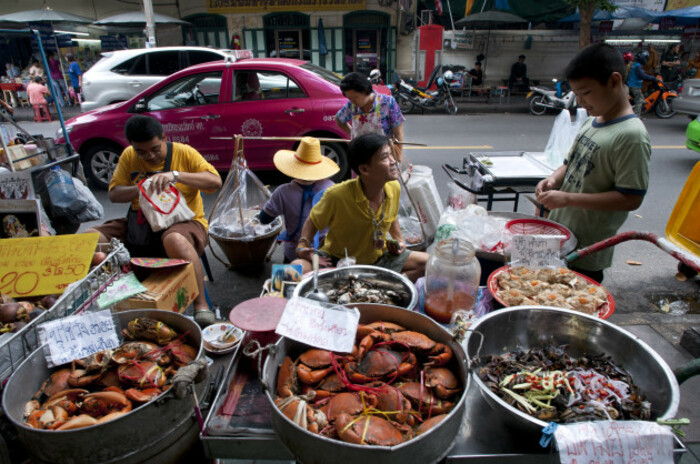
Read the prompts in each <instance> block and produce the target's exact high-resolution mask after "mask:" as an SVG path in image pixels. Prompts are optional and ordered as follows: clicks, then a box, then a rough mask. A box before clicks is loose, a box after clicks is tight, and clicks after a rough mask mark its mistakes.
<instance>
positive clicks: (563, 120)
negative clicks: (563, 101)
mask: <svg viewBox="0 0 700 464" xmlns="http://www.w3.org/2000/svg"><path fill="white" fill-rule="evenodd" d="M587 117H588V112H587V111H586V109H585V108H579V109H577V110H576V119H575V120H573V121H572V120H571V114H570V113H569V111H568V110H562V111H561V113H559V116H557V117H556V119H555V120H554V125H553V126H552V132H551V133H550V134H549V140H548V141H547V146H546V148H545V150H544V159H545V162H546V163H547V165H548V166H549V167H551V168H552V169H556V168H558V167H559V166H561V165H562V164H563V163H564V158H566V155H567V154H568V153H569V150H571V146H572V145H573V143H574V139H575V138H576V134H578V131H579V129H581V126H582V125H583V122H584V121H585V120H586V118H587Z"/></svg>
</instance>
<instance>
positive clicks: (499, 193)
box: [442, 151, 553, 212]
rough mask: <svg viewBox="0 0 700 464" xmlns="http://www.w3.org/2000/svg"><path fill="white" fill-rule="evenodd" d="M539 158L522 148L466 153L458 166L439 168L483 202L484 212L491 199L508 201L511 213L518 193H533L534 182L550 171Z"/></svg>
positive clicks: (541, 156)
mask: <svg viewBox="0 0 700 464" xmlns="http://www.w3.org/2000/svg"><path fill="white" fill-rule="evenodd" d="M542 158H543V155H542V154H540V153H532V152H524V151H502V152H493V153H487V152H470V153H468V154H467V156H466V157H464V159H463V161H462V168H461V169H459V168H457V167H455V166H451V165H449V164H443V165H442V168H443V169H444V171H445V172H446V173H447V175H448V176H449V178H450V179H452V180H453V181H454V182H455V183H456V184H457V185H459V186H460V187H462V188H463V189H464V190H467V191H468V192H471V193H473V194H475V195H477V198H478V200H479V201H486V210H487V211H491V208H492V207H493V202H494V201H512V202H513V211H514V212H515V211H517V210H518V202H519V200H520V194H524V193H534V192H535V187H536V186H537V184H538V183H539V182H540V181H541V180H542V179H545V178H546V177H547V176H549V175H550V174H551V173H552V172H553V169H552V168H550V167H549V166H547V165H546V164H545V162H544V160H543V159H542Z"/></svg>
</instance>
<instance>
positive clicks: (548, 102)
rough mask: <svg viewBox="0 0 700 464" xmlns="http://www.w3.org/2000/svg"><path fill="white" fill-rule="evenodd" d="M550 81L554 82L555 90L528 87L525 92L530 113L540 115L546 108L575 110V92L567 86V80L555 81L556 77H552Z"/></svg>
mask: <svg viewBox="0 0 700 464" xmlns="http://www.w3.org/2000/svg"><path fill="white" fill-rule="evenodd" d="M552 82H555V83H556V87H557V88H556V89H555V90H551V89H548V88H545V87H536V86H535V87H530V92H529V93H528V94H527V98H528V99H529V100H530V114H533V115H535V116H542V115H543V114H545V113H546V112H547V110H569V111H575V110H576V107H577V106H578V104H577V103H576V94H574V91H573V90H571V89H570V88H569V85H568V84H567V82H566V81H563V82H557V79H552Z"/></svg>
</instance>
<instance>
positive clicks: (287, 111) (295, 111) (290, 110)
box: [284, 108, 306, 114]
mask: <svg viewBox="0 0 700 464" xmlns="http://www.w3.org/2000/svg"><path fill="white" fill-rule="evenodd" d="M304 111H306V110H305V109H304V108H290V109H288V110H284V112H285V113H287V114H295V113H303V112H304Z"/></svg>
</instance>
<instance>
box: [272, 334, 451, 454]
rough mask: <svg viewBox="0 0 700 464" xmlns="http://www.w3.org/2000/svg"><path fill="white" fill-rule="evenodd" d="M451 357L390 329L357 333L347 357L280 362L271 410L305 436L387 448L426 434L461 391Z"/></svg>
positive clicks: (321, 355) (324, 354)
mask: <svg viewBox="0 0 700 464" xmlns="http://www.w3.org/2000/svg"><path fill="white" fill-rule="evenodd" d="M452 356H453V353H452V350H451V349H450V348H449V347H448V346H447V345H445V344H442V343H437V342H436V341H434V340H432V339H430V338H429V337H427V336H426V335H424V334H422V333H419V332H414V331H411V330H407V329H405V328H403V327H401V326H399V325H397V324H394V323H391V322H373V323H371V324H366V325H359V326H358V330H357V343H356V344H355V346H354V347H353V350H352V352H351V353H349V354H347V353H346V354H339V353H334V352H330V351H325V350H320V349H310V350H308V351H305V352H303V353H301V355H299V357H298V358H297V359H296V360H295V361H293V360H292V359H291V358H290V357H286V358H285V359H284V361H283V362H282V365H281V366H280V369H279V372H278V376H277V395H278V396H277V398H276V399H275V404H276V405H277V407H278V408H279V410H280V411H281V412H282V414H284V415H285V416H286V417H287V418H289V419H290V420H292V421H294V422H295V423H296V424H298V425H299V426H300V427H302V428H305V429H307V430H308V431H310V432H313V433H317V434H320V435H322V436H325V437H329V438H334V439H339V440H342V441H345V442H348V443H354V444H361V445H376V446H395V445H398V444H400V443H403V442H405V441H407V440H410V439H412V438H413V437H415V436H418V435H420V434H422V433H425V432H427V431H428V430H430V429H431V428H433V427H435V426H436V425H437V424H439V423H440V421H442V420H443V419H444V418H445V417H446V416H447V414H448V413H449V412H450V411H451V410H452V409H453V408H454V407H455V406H456V404H457V402H458V401H459V398H460V396H461V394H462V391H463V388H462V385H461V382H460V380H459V379H458V378H457V375H455V372H456V370H455V369H454V363H451V360H452Z"/></svg>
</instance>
